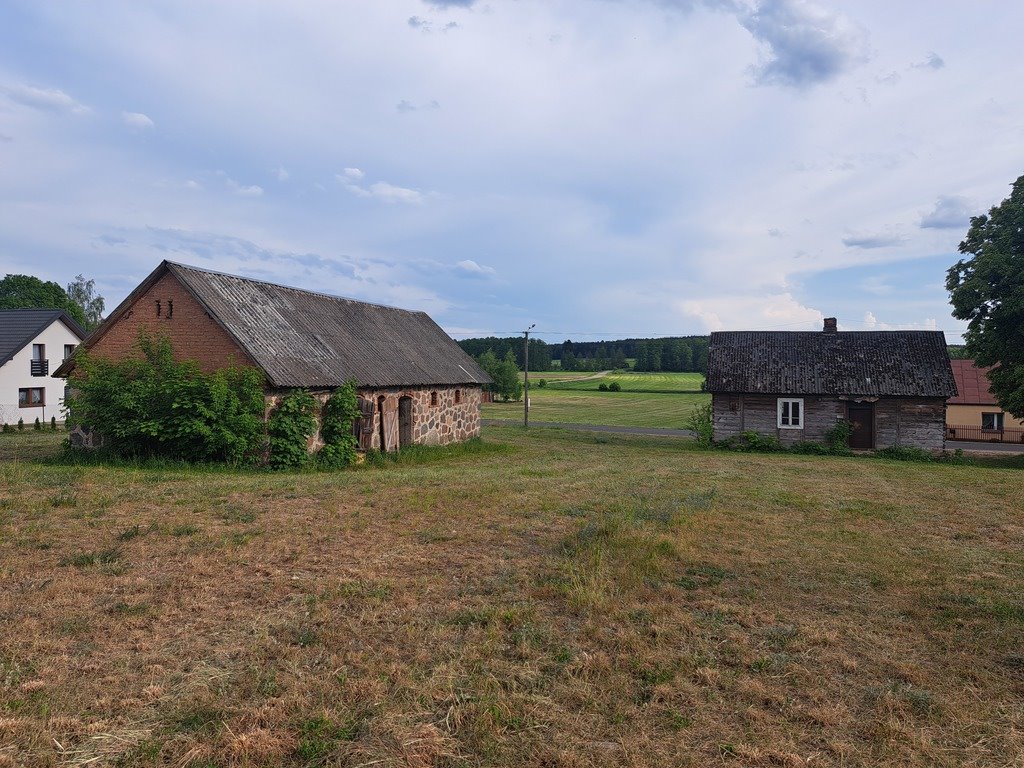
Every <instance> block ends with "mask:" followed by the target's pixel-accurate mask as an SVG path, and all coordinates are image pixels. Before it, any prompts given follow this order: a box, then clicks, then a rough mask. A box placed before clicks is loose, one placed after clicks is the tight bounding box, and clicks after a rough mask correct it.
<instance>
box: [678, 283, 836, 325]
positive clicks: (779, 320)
mask: <svg viewBox="0 0 1024 768" xmlns="http://www.w3.org/2000/svg"><path fill="white" fill-rule="evenodd" d="M675 308H676V309H677V310H678V311H679V312H681V313H682V314H684V315H689V316H692V317H695V318H697V319H698V320H699V321H700V324H701V326H702V329H703V330H705V331H723V330H733V331H738V330H750V331H755V330H792V331H798V330H817V329H819V328H821V324H822V321H823V320H824V317H825V316H824V315H823V314H822V313H821V312H820V311H819V310H817V309H812V308H811V307H807V306H804V305H803V304H801V303H800V302H799V301H798V300H797V299H796V298H794V297H793V295H792V294H791V293H788V292H787V293H776V294H768V295H764V296H759V295H719V296H713V297H705V298H701V299H684V300H682V301H677V302H675Z"/></svg>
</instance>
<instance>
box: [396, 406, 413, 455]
mask: <svg viewBox="0 0 1024 768" xmlns="http://www.w3.org/2000/svg"><path fill="white" fill-rule="evenodd" d="M398 445H399V447H400V448H405V446H407V445H412V398H411V397H401V398H399V399H398Z"/></svg>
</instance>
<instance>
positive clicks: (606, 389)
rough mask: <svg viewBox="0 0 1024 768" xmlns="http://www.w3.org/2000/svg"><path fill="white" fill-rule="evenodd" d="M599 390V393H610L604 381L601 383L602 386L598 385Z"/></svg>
mask: <svg viewBox="0 0 1024 768" xmlns="http://www.w3.org/2000/svg"><path fill="white" fill-rule="evenodd" d="M597 389H598V391H599V392H607V391H608V385H607V384H605V383H604V382H603V381H602V382H601V383H600V384H599V385H598V387H597Z"/></svg>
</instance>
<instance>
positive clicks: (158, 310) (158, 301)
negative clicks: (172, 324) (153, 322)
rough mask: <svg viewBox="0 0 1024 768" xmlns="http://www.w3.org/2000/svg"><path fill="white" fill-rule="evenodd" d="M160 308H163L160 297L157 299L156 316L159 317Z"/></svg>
mask: <svg viewBox="0 0 1024 768" xmlns="http://www.w3.org/2000/svg"><path fill="white" fill-rule="evenodd" d="M160 309H161V307H160V299H157V300H156V316H157V317H160Z"/></svg>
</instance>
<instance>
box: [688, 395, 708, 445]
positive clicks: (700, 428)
mask: <svg viewBox="0 0 1024 768" xmlns="http://www.w3.org/2000/svg"><path fill="white" fill-rule="evenodd" d="M686 428H687V429H689V430H692V431H693V432H694V433H695V434H696V436H697V444H698V445H700V446H702V447H704V448H708V447H710V446H711V443H712V440H713V439H714V433H715V425H714V420H713V418H712V411H711V403H704V404H703V405H699V406H697V407H696V408H694V409H693V410H692V411H691V412H690V415H689V417H688V418H687V420H686Z"/></svg>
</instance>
